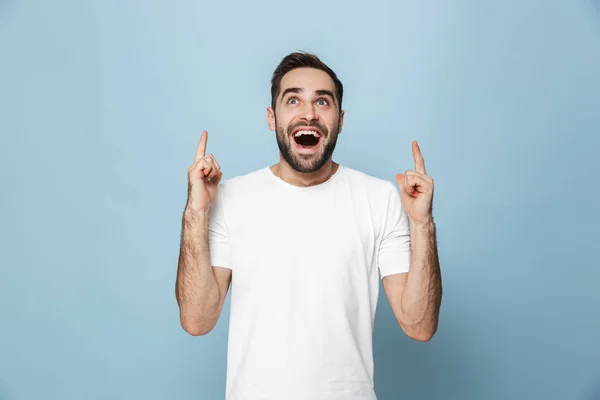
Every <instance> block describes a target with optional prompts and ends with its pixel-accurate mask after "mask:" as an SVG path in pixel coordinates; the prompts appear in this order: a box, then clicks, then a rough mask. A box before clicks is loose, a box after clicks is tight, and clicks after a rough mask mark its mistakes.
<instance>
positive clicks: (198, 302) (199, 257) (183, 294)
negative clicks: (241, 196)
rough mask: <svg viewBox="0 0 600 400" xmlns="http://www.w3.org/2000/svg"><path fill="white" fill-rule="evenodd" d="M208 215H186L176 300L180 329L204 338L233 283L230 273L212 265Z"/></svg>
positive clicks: (213, 325) (214, 322) (216, 317)
mask: <svg viewBox="0 0 600 400" xmlns="http://www.w3.org/2000/svg"><path fill="white" fill-rule="evenodd" d="M208 219H209V215H208V212H203V213H193V212H189V211H188V210H186V211H185V212H184V216H183V221H182V232H181V248H180V253H179V264H178V267H177V282H176V285H175V286H176V296H177V303H178V304H179V311H180V313H179V315H180V320H181V326H182V327H183V329H184V330H185V331H186V332H188V333H189V334H190V335H194V336H197V335H205V334H207V333H208V332H210V331H211V330H212V329H213V328H214V327H215V325H216V324H217V321H218V319H219V315H220V314H221V310H222V309H223V303H224V302H225V297H226V296H227V291H228V290H229V284H230V282H231V269H229V268H223V267H213V266H211V265H210V253H209V248H208Z"/></svg>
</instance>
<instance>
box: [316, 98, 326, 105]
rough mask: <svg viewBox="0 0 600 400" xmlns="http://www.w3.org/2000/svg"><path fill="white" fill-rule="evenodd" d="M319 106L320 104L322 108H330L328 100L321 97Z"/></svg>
mask: <svg viewBox="0 0 600 400" xmlns="http://www.w3.org/2000/svg"><path fill="white" fill-rule="evenodd" d="M317 104H319V105H320V106H328V105H329V101H328V100H327V99H325V98H323V97H321V98H320V99H319V100H317Z"/></svg>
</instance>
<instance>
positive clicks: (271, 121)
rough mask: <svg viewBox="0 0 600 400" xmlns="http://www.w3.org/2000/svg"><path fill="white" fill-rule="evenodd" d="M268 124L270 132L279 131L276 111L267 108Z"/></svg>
mask: <svg viewBox="0 0 600 400" xmlns="http://www.w3.org/2000/svg"><path fill="white" fill-rule="evenodd" d="M267 124H268V125H269V129H270V130H272V131H275V130H276V129H277V127H276V126H275V110H273V109H272V108H271V107H267Z"/></svg>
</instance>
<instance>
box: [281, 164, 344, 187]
mask: <svg viewBox="0 0 600 400" xmlns="http://www.w3.org/2000/svg"><path fill="white" fill-rule="evenodd" d="M339 166H340V165H339V164H338V163H336V162H334V161H332V160H331V159H330V160H329V161H327V162H326V163H325V165H323V166H322V167H321V169H319V170H317V171H315V172H309V173H305V172H298V171H296V170H295V169H293V168H292V167H291V166H290V165H289V164H288V163H287V162H285V161H284V160H283V159H281V160H280V161H279V162H278V163H277V164H275V165H273V166H271V167H270V168H271V171H272V172H273V174H275V176H277V177H278V178H279V179H281V180H283V181H284V182H287V183H289V184H290V185H294V186H301V187H306V186H314V185H319V184H321V183H323V182H325V181H327V180H328V179H329V178H331V177H332V176H333V174H335V173H336V172H337V170H338V168H339Z"/></svg>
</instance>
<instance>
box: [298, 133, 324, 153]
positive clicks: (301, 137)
mask: <svg viewBox="0 0 600 400" xmlns="http://www.w3.org/2000/svg"><path fill="white" fill-rule="evenodd" d="M293 136H294V141H295V142H296V144H297V145H298V146H300V147H301V148H307V149H310V148H314V147H316V146H317V145H318V144H319V142H320V141H321V135H320V134H319V132H317V131H309V130H306V131H304V130H300V131H297V132H296V133H294V135H293Z"/></svg>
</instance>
